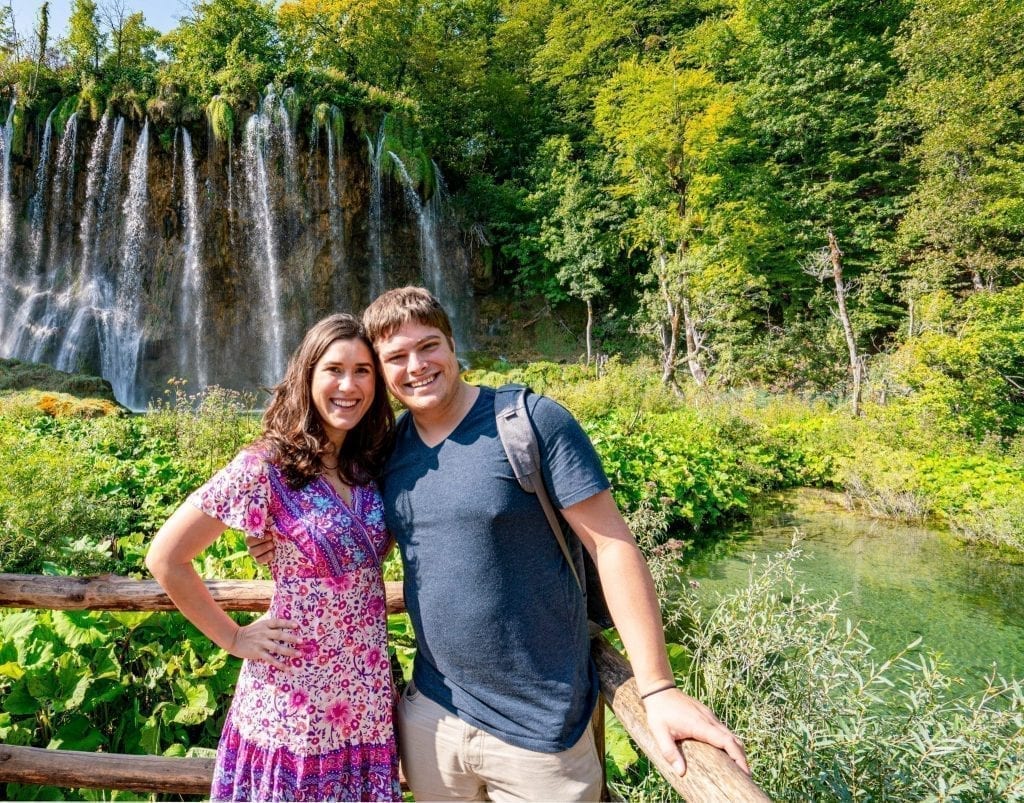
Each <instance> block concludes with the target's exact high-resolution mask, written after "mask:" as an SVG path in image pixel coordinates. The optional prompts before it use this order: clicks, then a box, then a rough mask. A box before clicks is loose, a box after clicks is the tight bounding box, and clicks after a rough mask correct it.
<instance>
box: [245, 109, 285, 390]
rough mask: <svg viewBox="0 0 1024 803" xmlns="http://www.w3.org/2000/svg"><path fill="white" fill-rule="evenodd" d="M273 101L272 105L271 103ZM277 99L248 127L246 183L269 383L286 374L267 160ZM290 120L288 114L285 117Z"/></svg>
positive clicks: (266, 375) (275, 240) (250, 120)
mask: <svg viewBox="0 0 1024 803" xmlns="http://www.w3.org/2000/svg"><path fill="white" fill-rule="evenodd" d="M267 101H270V104H269V108H268V102H267ZM275 101H276V98H275V97H274V96H273V95H269V96H268V97H267V98H266V99H265V100H264V103H263V105H262V106H261V108H260V111H259V113H257V114H254V115H253V116H252V117H250V118H249V121H248V123H246V127H245V185H246V189H247V191H248V195H249V212H250V215H251V220H252V221H253V224H254V225H253V229H254V232H253V249H252V250H253V260H254V264H255V266H256V269H257V271H258V274H257V278H258V281H257V289H258V290H259V297H258V298H257V299H256V300H257V301H258V302H259V307H260V310H261V312H262V318H263V322H264V325H263V327H262V328H263V341H264V372H263V379H264V381H265V382H267V383H273V382H276V381H277V379H279V378H280V377H281V376H282V375H283V373H284V361H285V344H284V320H283V315H282V310H281V277H280V272H279V270H280V269H279V266H278V257H277V239H278V233H277V229H276V219H275V216H274V209H273V203H272V201H271V185H270V173H269V171H268V167H267V160H268V158H269V157H270V149H271V146H272V144H273V142H272V140H273V135H274V123H275V119H279V116H278V115H277V114H275V109H274V105H273V104H274V102H275ZM285 119H287V117H286V118H285Z"/></svg>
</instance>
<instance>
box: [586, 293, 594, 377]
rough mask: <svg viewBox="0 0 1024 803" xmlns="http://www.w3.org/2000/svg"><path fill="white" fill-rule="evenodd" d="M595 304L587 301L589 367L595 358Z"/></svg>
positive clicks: (589, 300)
mask: <svg viewBox="0 0 1024 803" xmlns="http://www.w3.org/2000/svg"><path fill="white" fill-rule="evenodd" d="M593 336H594V302H593V301H592V300H591V299H589V298H588V299H587V367H588V368H589V367H590V361H591V360H592V359H593V357H594V344H593Z"/></svg>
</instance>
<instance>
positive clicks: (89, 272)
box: [0, 91, 470, 408]
mask: <svg viewBox="0 0 1024 803" xmlns="http://www.w3.org/2000/svg"><path fill="white" fill-rule="evenodd" d="M18 102H19V104H20V105H18V106H17V108H16V109H15V111H14V112H11V111H10V110H9V109H7V110H3V113H2V114H0V129H2V130H0V269H2V271H0V356H11V357H17V358H18V359H23V360H31V361H33V362H47V363H49V364H51V365H54V366H55V367H57V368H59V369H61V370H85V371H89V372H92V373H101V374H102V375H103V376H104V378H106V379H107V380H108V381H109V382H110V383H111V385H112V387H113V390H114V394H115V395H116V397H117V398H118V400H119V401H121V402H122V403H123V404H126V405H128V406H130V407H136V408H137V407H141V406H144V405H145V404H146V403H147V402H148V401H149V399H150V396H151V393H152V391H153V390H155V392H156V393H159V392H160V389H161V385H162V383H163V382H164V381H165V380H166V379H167V378H169V377H171V376H184V377H186V378H187V379H188V381H189V387H190V392H191V389H192V388H202V387H204V386H206V385H207V383H217V384H221V383H223V384H224V385H225V386H227V387H232V388H237V389H239V390H254V389H256V388H258V387H261V386H263V387H265V386H267V385H268V384H273V383H275V382H277V381H279V380H280V378H281V376H282V375H283V372H284V368H285V360H286V357H287V354H288V350H289V349H290V348H291V347H292V346H293V345H294V343H295V341H296V339H297V337H296V335H297V333H298V332H299V331H300V328H301V327H302V326H304V325H306V324H307V323H309V321H311V320H315V319H316V318H317V317H319V316H321V315H324V314H326V313H328V312H329V311H331V310H333V309H338V308H350V309H351V308H356V307H358V306H359V305H360V304H362V303H365V301H366V298H367V292H368V291H369V292H370V293H371V294H372V295H378V294H379V293H380V292H382V291H383V290H384V289H385V287H387V286H393V285H395V284H397V283H405V282H407V281H410V280H412V281H416V282H418V283H419V282H422V283H423V284H425V285H426V286H427V287H429V288H430V289H431V290H432V291H433V292H434V293H435V294H436V295H437V296H438V297H439V298H440V299H441V300H442V302H443V303H445V305H446V307H447V308H448V309H449V312H450V314H451V315H452V321H453V325H454V326H458V316H459V312H460V307H459V305H458V303H453V301H452V300H451V299H452V297H453V294H454V295H455V296H459V293H465V292H466V291H467V290H468V289H469V287H470V284H469V282H468V280H467V279H466V278H465V276H464V275H463V276H462V277H461V278H460V276H459V270H461V271H462V273H463V274H465V272H466V268H467V261H466V259H465V258H464V257H463V258H462V259H461V261H460V260H459V257H460V253H459V245H458V243H457V242H456V241H455V240H454V239H453V238H452V232H451V231H448V227H447V225H446V223H445V218H444V215H445V210H446V209H447V206H446V205H445V201H444V198H445V195H444V186H443V181H442V180H441V178H440V174H439V172H438V174H437V176H438V178H437V182H436V190H435V192H434V193H433V194H432V195H431V196H430V197H429V198H428V200H427V201H424V200H422V199H421V197H420V195H419V194H417V193H416V190H415V187H414V186H413V184H412V181H411V180H410V178H409V173H410V172H411V173H412V174H413V176H415V175H416V174H417V171H416V170H415V169H413V168H414V165H413V164H412V163H409V165H408V171H407V170H406V166H405V165H402V164H401V160H400V159H399V158H398V155H397V154H400V153H401V151H400V150H398V149H397V148H396V149H395V153H394V154H390V153H389V151H388V143H389V141H390V133H389V132H390V131H391V128H389V127H388V125H387V120H385V121H382V122H381V124H380V126H379V128H378V129H377V130H376V131H374V130H372V129H371V130H370V132H369V136H368V138H367V142H368V146H369V156H370V158H369V160H368V161H367V162H365V163H361V164H354V163H353V162H352V161H351V159H352V157H353V156H356V154H355V153H349V151H348V150H347V148H348V147H350V146H351V147H353V148H354V149H355V150H358V149H359V147H360V142H359V141H358V140H355V141H349V138H348V137H343V136H342V135H341V130H342V129H341V123H342V117H341V112H340V111H339V110H338V109H337V108H335V107H331V106H329V104H328V105H325V106H324V107H323V108H322V109H320V111H319V113H318V114H317V115H316V116H315V120H316V121H319V124H316V123H315V124H314V126H313V127H312V128H311V129H305V128H303V129H302V130H297V129H296V125H295V119H294V118H295V114H294V110H295V104H294V103H293V102H292V99H291V97H290V96H289V94H288V93H287V92H277V93H276V94H275V93H274V92H273V91H268V93H267V95H266V97H264V98H263V100H262V102H261V103H260V105H259V108H258V111H257V112H256V113H255V114H254V115H252V116H251V117H249V118H248V119H245V120H241V121H240V126H239V134H240V135H241V136H240V137H239V147H238V149H237V150H238V152H237V154H236V153H234V152H233V144H232V140H230V139H229V140H228V143H227V149H226V150H223V149H217V150H216V151H215V153H213V154H206V153H205V151H204V150H203V147H204V145H203V144H202V143H203V141H202V140H200V139H196V140H193V139H192V138H191V137H190V135H189V131H187V130H185V129H184V128H182V127H179V128H178V129H174V128H173V126H171V127H167V128H164V127H162V126H159V125H158V124H157V122H156V121H155V120H152V121H144V122H143V125H141V126H138V127H135V126H134V125H133V124H132V123H131V122H130V121H129V120H128V119H126V118H122V117H119V116H118V115H117V114H116V113H115V112H113V111H111V112H109V113H107V114H104V115H103V116H102V117H101V118H97V119H96V120H95V121H92V120H90V119H88V117H85V118H83V116H82V115H81V114H72V115H70V117H68V119H67V121H66V122H65V123H64V124H63V127H62V126H61V115H60V112H59V111H56V110H55V111H53V112H51V113H50V114H49V116H40V117H39V118H38V122H36V117H35V113H34V112H33V113H32V115H31V117H32V119H31V121H30V122H29V123H28V126H29V128H28V138H27V140H26V141H27V142H28V143H29V145H30V146H31V147H30V153H29V152H26V154H24V155H21V154H14V153H12V149H11V146H12V140H13V139H14V134H15V133H16V130H17V129H18V128H19V127H20V123H21V115H22V113H23V111H24V109H23V107H24V100H21V101H18ZM43 111H48V109H43ZM324 112H326V115H325V114H324ZM325 116H326V119H325ZM83 119H84V122H83ZM5 121H6V126H5ZM16 124H17V125H16ZM158 134H159V140H160V142H158V141H157V140H158ZM172 135H173V136H172ZM361 136H362V135H361V134H360V137H361ZM161 143H163V144H161ZM168 145H170V146H171V147H167V146H168ZM307 145H309V146H310V147H309V149H308V150H307ZM364 153H365V151H364ZM29 155H31V157H32V161H31V162H29V158H28V157H29ZM204 157H208V161H206V162H204V161H203V160H204ZM236 158H237V159H238V161H237V163H235V161H234V159H236ZM225 159H227V164H225V163H224V160H225ZM360 161H361V160H360ZM172 167H173V170H172V169H171V168H172ZM347 169H351V170H352V171H353V173H352V174H350V175H349V176H346V170H347ZM428 169H429V168H428ZM225 170H226V175H225V173H224V172H221V171H225ZM169 171H170V175H168V172H169ZM179 171H180V172H179ZM386 175H390V176H393V177H394V181H393V183H388V182H389V181H390V179H387V178H386ZM204 181H205V182H206V183H205V186H204V183H203V182H204ZM346 181H348V185H347V186H346ZM169 188H172V192H171V193H170V194H168V189H169ZM357 189H361V190H362V196H363V197H362V198H358V197H357V193H356V192H355V191H356V190H357ZM398 193H402V195H401V197H399V195H398ZM392 205H401V206H402V207H403V208H404V209H405V210H406V211H405V212H403V213H402V214H401V215H400V216H399V217H398V218H397V219H396V220H395V221H394V222H392V221H390V220H388V218H389V216H390V215H391V211H390V210H391V209H392ZM350 214H352V215H353V216H354V218H355V219H356V220H358V221H359V225H360V227H361V228H360V230H359V231H354V230H352V229H351V220H352V218H351V217H349V215H350ZM363 221H366V223H365V224H364V223H363ZM393 223H394V230H392V224H393ZM363 226H365V228H363ZM417 234H418V243H419V247H420V251H419V259H418V262H417V258H416V256H415V255H413V258H412V262H411V264H407V260H402V262H401V263H400V264H398V263H396V264H395V265H393V266H392V265H391V264H389V263H390V261H391V259H392V255H393V254H394V253H402V254H405V253H408V248H415V247H416V245H415V244H414V243H413V242H412V240H411V238H412V237H417ZM406 241H408V242H406ZM449 257H454V259H449ZM364 263H365V265H366V267H362V265H363V264H364ZM357 264H358V265H360V275H359V276H356V275H355V274H354V273H353V266H354V265H357ZM385 269H386V271H385ZM458 337H459V336H458V335H456V338H457V339H458ZM460 342H464V341H460ZM222 355H223V356H222Z"/></svg>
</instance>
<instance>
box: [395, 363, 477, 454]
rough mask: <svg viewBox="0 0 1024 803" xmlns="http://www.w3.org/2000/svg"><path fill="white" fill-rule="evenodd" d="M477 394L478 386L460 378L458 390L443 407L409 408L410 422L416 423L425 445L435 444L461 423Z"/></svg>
mask: <svg viewBox="0 0 1024 803" xmlns="http://www.w3.org/2000/svg"><path fill="white" fill-rule="evenodd" d="M479 395H480V388H478V387H476V386H475V385H470V384H468V383H466V382H464V381H463V380H462V379H460V380H459V385H458V392H457V393H455V394H453V396H452V399H451V401H450V402H449V403H448V404H446V405H445V406H444V407H442V408H439V409H436V410H429V411H427V410H421V411H420V412H413V411H411V410H410V411H409V412H410V414H411V415H412V422H413V424H415V425H416V431H417V432H418V433H419V436H420V439H421V440H422V441H423V442H424V443H425V444H427V446H437V444H439V443H440V442H441V441H443V440H444V439H445V438H447V437H448V436H449V435H451V434H452V433H453V432H454V431H455V428H456V427H457V426H458V425H459V424H461V423H462V419H463V418H465V417H466V414H467V413H468V412H469V411H470V410H471V409H472V407H473V405H474V404H475V403H476V400H477V397H478V396H479Z"/></svg>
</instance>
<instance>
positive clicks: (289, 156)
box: [264, 87, 299, 195]
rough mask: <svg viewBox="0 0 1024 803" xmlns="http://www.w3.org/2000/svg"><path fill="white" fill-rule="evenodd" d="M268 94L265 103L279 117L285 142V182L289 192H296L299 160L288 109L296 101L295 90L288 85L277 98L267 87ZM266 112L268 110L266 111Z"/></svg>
mask: <svg viewBox="0 0 1024 803" xmlns="http://www.w3.org/2000/svg"><path fill="white" fill-rule="evenodd" d="M267 90H268V95H267V97H266V99H265V101H264V102H265V104H266V105H267V106H268V107H269V110H270V114H271V115H273V116H274V117H276V118H277V121H278V125H279V126H280V128H281V140H282V142H283V143H284V182H285V189H286V191H287V192H288V194H289V195H290V194H292V193H293V192H295V187H296V185H297V184H298V173H297V172H296V171H297V169H298V164H299V162H298V160H297V159H296V158H295V130H294V127H293V125H292V118H291V114H290V112H289V111H288V107H289V105H290V104H291V103H292V102H294V98H295V90H294V89H292V88H291V87H288V88H287V89H286V90H285V91H284V92H283V93H282V94H281V99H280V100H277V99H276V97H275V95H274V91H273V89H272V88H271V87H268V88H267ZM264 113H266V112H264Z"/></svg>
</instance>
